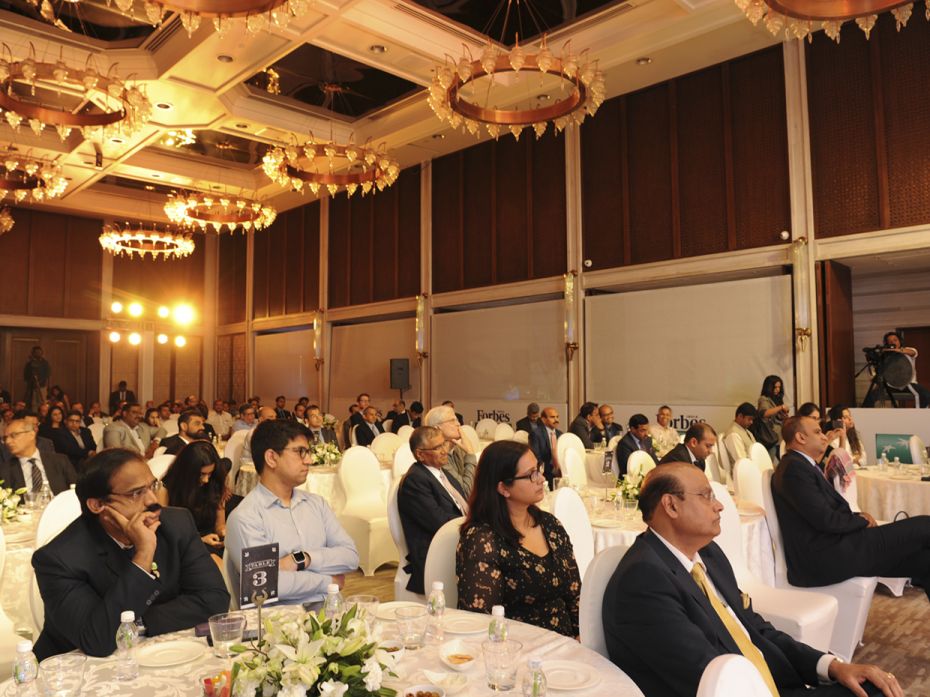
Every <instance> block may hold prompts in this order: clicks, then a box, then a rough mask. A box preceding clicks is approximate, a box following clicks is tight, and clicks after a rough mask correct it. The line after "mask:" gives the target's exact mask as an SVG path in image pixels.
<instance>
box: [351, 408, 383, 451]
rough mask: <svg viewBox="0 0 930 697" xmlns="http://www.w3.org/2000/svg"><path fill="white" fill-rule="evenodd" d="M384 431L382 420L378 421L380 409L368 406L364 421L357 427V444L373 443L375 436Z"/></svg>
mask: <svg viewBox="0 0 930 697" xmlns="http://www.w3.org/2000/svg"><path fill="white" fill-rule="evenodd" d="M381 433H384V429H383V428H381V422H380V421H378V410H377V409H375V408H374V407H367V408H366V409H365V412H364V414H363V419H362V423H360V424H359V425H358V426H356V428H355V443H356V445H371V444H372V442H373V441H374V439H375V437H376V436H378V435H379V434H381Z"/></svg>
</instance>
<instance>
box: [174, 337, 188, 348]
mask: <svg viewBox="0 0 930 697" xmlns="http://www.w3.org/2000/svg"><path fill="white" fill-rule="evenodd" d="M174 345H175V346H177V347H178V348H184V347H185V346H187V339H185V338H184V337H183V336H176V337H174Z"/></svg>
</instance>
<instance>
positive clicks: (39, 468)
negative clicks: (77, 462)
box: [0, 419, 77, 494]
mask: <svg viewBox="0 0 930 697" xmlns="http://www.w3.org/2000/svg"><path fill="white" fill-rule="evenodd" d="M3 442H4V444H5V445H6V447H7V448H8V449H9V452H10V455H11V456H12V457H10V458H9V459H8V460H7V461H6V462H4V463H2V465H0V479H3V484H4V485H5V486H10V487H12V488H13V489H14V490H15V489H20V488H22V487H25V488H26V489H29V490H31V491H35V492H38V491H41V490H42V487H43V485H45V484H47V485H48V487H49V489H51V490H52V493H53V494H58V493H61V492H62V491H65V490H66V489H68V488H69V487H70V486H71V485H72V484H74V483H76V482H77V474H76V473H75V471H74V467H73V465H72V464H71V461H70V460H68V458H67V457H66V456H64V455H59V454H58V453H55V452H49V451H47V450H42V451H40V450H39V448H38V446H37V445H36V432H35V429H34V428H33V427H32V425H31V424H30V423H29V422H28V421H27V420H25V419H14V420H13V421H11V422H10V423H9V424H8V425H7V428H6V431H5V432H4V434H3Z"/></svg>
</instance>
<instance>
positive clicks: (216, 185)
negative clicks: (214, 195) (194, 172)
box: [211, 184, 223, 191]
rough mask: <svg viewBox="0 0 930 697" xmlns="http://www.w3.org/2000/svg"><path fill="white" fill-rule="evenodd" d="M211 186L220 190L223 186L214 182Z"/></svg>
mask: <svg viewBox="0 0 930 697" xmlns="http://www.w3.org/2000/svg"><path fill="white" fill-rule="evenodd" d="M211 188H212V189H213V190H214V191H219V190H220V189H222V188H223V187H222V186H220V185H219V184H214V185H213V186H212V187H211Z"/></svg>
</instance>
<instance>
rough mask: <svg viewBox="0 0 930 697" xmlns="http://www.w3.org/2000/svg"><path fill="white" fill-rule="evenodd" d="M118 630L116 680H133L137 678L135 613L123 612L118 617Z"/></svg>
mask: <svg viewBox="0 0 930 697" xmlns="http://www.w3.org/2000/svg"><path fill="white" fill-rule="evenodd" d="M119 621H120V625H119V629H117V630H116V679H117V680H135V679H136V678H138V677H139V664H138V663H136V652H135V648H136V645H137V644H138V643H139V634H138V633H137V630H136V613H135V612H133V611H132V610H123V612H122V613H120V616H119Z"/></svg>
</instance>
